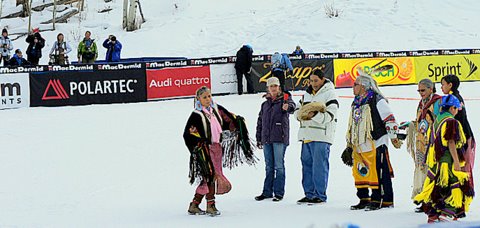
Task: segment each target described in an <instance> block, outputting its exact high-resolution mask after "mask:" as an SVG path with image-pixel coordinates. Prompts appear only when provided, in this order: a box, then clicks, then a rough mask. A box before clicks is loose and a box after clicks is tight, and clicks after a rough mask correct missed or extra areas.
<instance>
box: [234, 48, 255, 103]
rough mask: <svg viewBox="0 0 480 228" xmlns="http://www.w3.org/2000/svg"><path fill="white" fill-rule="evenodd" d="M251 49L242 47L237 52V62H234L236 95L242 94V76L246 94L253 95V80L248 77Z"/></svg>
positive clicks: (250, 66) (250, 65) (250, 68)
mask: <svg viewBox="0 0 480 228" xmlns="http://www.w3.org/2000/svg"><path fill="white" fill-rule="evenodd" d="M252 54H253V48H252V46H250V45H249V44H246V45H243V46H242V47H241V48H240V50H238V51H237V61H235V72H236V73H237V91H238V95H242V94H243V75H245V79H247V92H248V93H254V89H253V79H252V77H251V76H250V72H251V70H252Z"/></svg>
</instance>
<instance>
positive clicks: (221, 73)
mask: <svg viewBox="0 0 480 228" xmlns="http://www.w3.org/2000/svg"><path fill="white" fill-rule="evenodd" d="M210 78H211V79H212V81H211V85H212V92H213V93H217V94H218V93H235V92H237V74H236V72H235V64H233V63H228V64H214V65H210ZM244 80H245V79H244ZM243 85H244V87H245V88H246V87H247V86H246V82H244V83H243Z"/></svg>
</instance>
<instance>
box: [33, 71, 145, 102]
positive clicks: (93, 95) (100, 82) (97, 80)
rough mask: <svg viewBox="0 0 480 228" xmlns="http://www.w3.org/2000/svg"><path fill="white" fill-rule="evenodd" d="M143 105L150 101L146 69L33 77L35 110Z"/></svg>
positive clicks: (48, 73) (57, 73)
mask: <svg viewBox="0 0 480 228" xmlns="http://www.w3.org/2000/svg"><path fill="white" fill-rule="evenodd" d="M142 101H147V92H146V81H145V69H127V70H115V69H113V70H93V71H91V72H88V73H87V72H80V71H61V70H59V71H57V72H55V71H51V72H44V73H31V74H30V105H31V106H32V107H36V106H65V105H87V104H110V103H130V102H142Z"/></svg>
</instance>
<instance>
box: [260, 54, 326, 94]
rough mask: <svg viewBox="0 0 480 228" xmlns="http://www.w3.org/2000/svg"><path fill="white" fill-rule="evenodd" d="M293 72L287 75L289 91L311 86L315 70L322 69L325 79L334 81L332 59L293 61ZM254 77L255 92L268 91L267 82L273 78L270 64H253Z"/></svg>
mask: <svg viewBox="0 0 480 228" xmlns="http://www.w3.org/2000/svg"><path fill="white" fill-rule="evenodd" d="M292 66H293V72H291V71H289V72H287V73H285V87H286V89H287V90H305V89H306V88H307V87H308V85H309V78H310V75H311V74H312V72H313V70H315V69H322V70H323V72H324V73H325V77H327V78H328V79H330V80H333V61H332V59H316V60H292ZM251 74H252V77H253V86H254V90H255V92H263V91H266V82H267V80H268V78H270V77H272V72H271V70H270V62H258V63H255V62H254V63H253V64H252V73H251Z"/></svg>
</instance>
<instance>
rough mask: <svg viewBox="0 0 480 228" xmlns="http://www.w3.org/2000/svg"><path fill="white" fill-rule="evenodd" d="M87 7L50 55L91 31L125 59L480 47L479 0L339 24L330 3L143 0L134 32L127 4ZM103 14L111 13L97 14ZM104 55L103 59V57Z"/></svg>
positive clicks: (380, 2) (409, 6)
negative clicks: (244, 49) (126, 26)
mask: <svg viewBox="0 0 480 228" xmlns="http://www.w3.org/2000/svg"><path fill="white" fill-rule="evenodd" d="M42 1H43V0H34V2H42ZM85 1H86V9H87V12H86V13H83V14H82V15H81V16H77V17H75V18H72V19H71V20H70V23H69V24H58V25H57V26H58V28H57V31H55V32H44V33H43V34H44V36H45V37H46V38H47V47H46V49H45V50H44V54H47V50H48V51H49V48H51V45H52V44H53V41H54V39H55V37H56V35H57V33H58V32H63V33H64V34H65V36H66V38H67V40H69V41H70V42H71V43H72V47H74V46H75V48H74V51H73V52H72V54H71V55H70V56H71V57H72V58H76V54H74V53H76V46H77V44H78V41H79V40H80V39H81V38H83V34H84V32H85V31H86V30H90V31H92V36H93V38H95V39H96V40H97V41H98V42H99V43H97V45H101V42H103V40H104V39H105V38H107V37H108V35H109V34H115V35H117V37H118V39H119V41H120V42H122V43H123V44H124V48H123V57H141V56H186V57H210V56H231V55H235V52H236V51H237V50H238V48H239V47H241V45H242V44H245V43H250V44H251V45H252V46H253V48H254V50H255V54H268V53H273V52H274V51H280V52H292V51H293V49H294V48H295V46H296V45H297V44H299V45H301V46H302V47H303V49H304V50H305V52H310V53H313V52H355V51H395V50H423V49H442V48H452V49H455V48H480V43H479V41H478V40H479V38H480V37H479V36H480V27H479V26H474V24H472V22H474V21H480V15H479V14H478V8H480V2H478V1H475V0H465V1H462V2H461V3H459V2H458V1H434V0H427V1H415V0H402V1H399V0H370V1H352V0H337V1H334V4H333V7H334V8H335V9H338V10H341V11H342V13H341V16H340V17H339V18H328V17H326V15H325V9H324V7H325V5H327V6H330V5H332V2H333V1H330V0H327V1H321V0H298V1H287V0H262V1H258V0H242V1H216V0H195V1H188V0H162V1H154V0H143V1H141V3H142V8H143V11H144V14H145V17H146V19H147V22H146V23H145V24H143V28H142V29H141V30H138V31H135V32H125V31H122V29H121V23H122V4H123V1H122V0H113V1H111V2H109V3H105V2H104V1H101V0H85ZM12 4H14V1H8V2H4V7H5V9H4V13H3V15H5V14H6V12H7V11H8V10H9V9H10V10H12V9H13V8H14V5H12ZM105 8H112V9H113V10H112V11H110V12H108V13H104V14H98V13H97V11H99V10H102V9H105ZM50 17H51V12H50V11H48V10H46V11H44V12H41V13H35V14H34V17H33V22H34V26H35V27H37V26H39V25H38V23H40V22H41V21H45V20H47V19H50ZM79 18H82V20H81V21H80V20H79ZM27 23H28V20H27V19H2V20H1V22H0V27H3V26H8V27H9V30H10V32H11V33H12V32H23V31H26V28H27ZM40 27H41V28H45V29H48V28H50V27H51V26H50V25H41V26H40ZM15 46H16V47H20V48H22V50H25V48H26V46H27V45H26V43H25V42H24V38H22V39H20V40H18V41H16V42H15ZM99 49H100V55H99V56H100V58H102V59H103V58H104V55H105V50H104V48H101V47H100V48H99ZM43 62H44V63H47V60H46V58H44V59H43Z"/></svg>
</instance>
